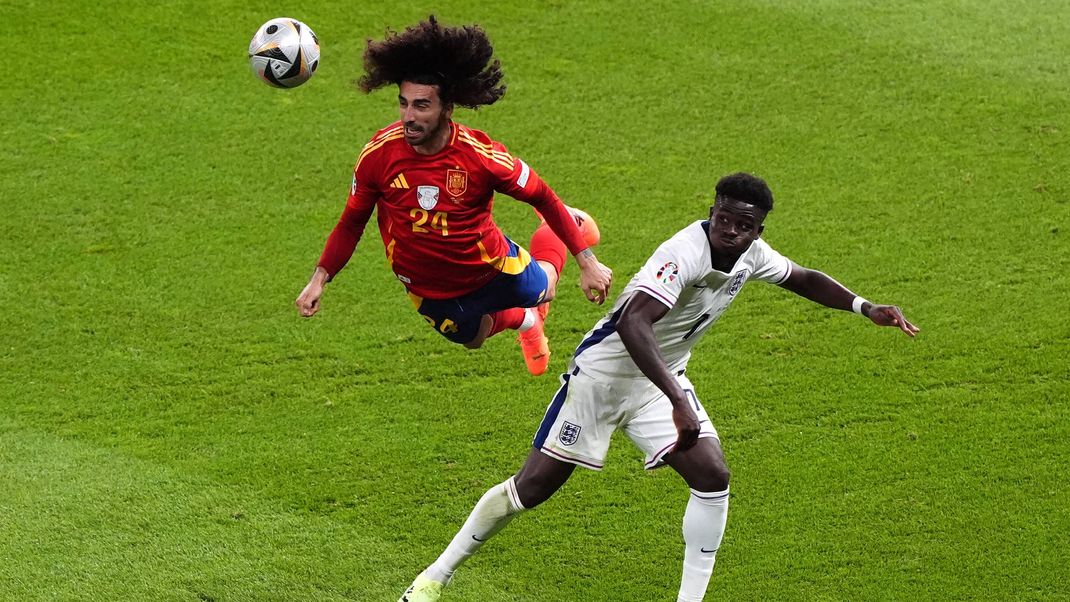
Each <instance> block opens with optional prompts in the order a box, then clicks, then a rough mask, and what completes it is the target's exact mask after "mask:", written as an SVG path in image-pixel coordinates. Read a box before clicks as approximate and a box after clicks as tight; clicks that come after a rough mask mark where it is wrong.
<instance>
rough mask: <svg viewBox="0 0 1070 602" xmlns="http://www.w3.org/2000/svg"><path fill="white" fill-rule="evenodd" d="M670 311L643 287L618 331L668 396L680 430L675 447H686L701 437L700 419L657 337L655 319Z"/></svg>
mask: <svg viewBox="0 0 1070 602" xmlns="http://www.w3.org/2000/svg"><path fill="white" fill-rule="evenodd" d="M668 311H669V308H668V307H667V306H666V305H665V304H664V303H662V302H660V301H658V300H657V299H655V298H654V297H651V296H650V295H648V294H646V293H644V292H642V291H636V292H635V294H634V295H633V296H632V298H631V299H629V300H628V304H627V305H625V306H624V311H623V313H622V314H621V317H620V319H619V320H617V333H618V334H619V335H620V340H621V341H622V342H623V343H624V347H625V349H627V350H628V355H630V356H632V360H633V361H634V362H635V365H636V366H638V367H639V370H641V371H642V372H643V374H645V375H646V377H647V378H649V379H650V382H652V383H654V385H656V386H657V387H658V388H659V389H661V391H662V392H663V393H665V396H666V397H668V398H669V403H671V404H672V421H673V423H675V424H676V432H677V440H676V447H675V448H674V451H683V450H685V449H688V448H689V447H691V446H693V445H695V443H696V442H697V441H698V435H699V421H698V415H697V414H695V410H694V409H692V407H691V404H689V403H688V400H687V395H686V394H685V393H684V390H683V389H682V388H681V387H680V383H678V382H677V381H676V378H675V377H674V376H673V375H672V373H671V372H669V367H668V366H666V365H665V358H663V357H662V355H661V349H659V348H658V342H657V340H656V339H655V338H654V322H657V321H658V320H660V319H661V318H662V317H663V316H664V315H665V314H666V313H668Z"/></svg>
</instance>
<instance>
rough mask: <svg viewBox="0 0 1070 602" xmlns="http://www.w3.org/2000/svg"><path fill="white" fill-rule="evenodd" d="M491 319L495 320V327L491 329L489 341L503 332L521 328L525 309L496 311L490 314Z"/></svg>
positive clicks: (488, 336) (512, 308)
mask: <svg viewBox="0 0 1070 602" xmlns="http://www.w3.org/2000/svg"><path fill="white" fill-rule="evenodd" d="M490 317H491V318H492V319H493V320H494V326H491V327H490V334H488V335H487V338H488V339H489V338H490V337H492V336H494V335H496V334H498V333H499V332H501V331H503V330H516V329H518V328H520V325H521V324H523V323H524V308H523V307H510V308H509V309H503V310H501V311H496V312H494V313H492V314H490Z"/></svg>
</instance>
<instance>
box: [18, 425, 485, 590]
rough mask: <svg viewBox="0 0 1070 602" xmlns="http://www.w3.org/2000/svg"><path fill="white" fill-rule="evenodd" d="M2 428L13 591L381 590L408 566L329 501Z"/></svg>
mask: <svg viewBox="0 0 1070 602" xmlns="http://www.w3.org/2000/svg"><path fill="white" fill-rule="evenodd" d="M0 432H2V436H0V459H2V463H3V466H4V470H3V471H2V472H0V490H3V491H5V492H6V493H5V495H4V496H3V497H2V498H0V516H2V517H3V532H4V537H3V538H0V560H2V561H0V582H2V583H3V584H4V585H3V588H2V591H3V595H4V597H5V599H20V600H161V601H163V600H202V601H203V600H220V601H222V600H280V601H281V600H378V599H387V598H390V597H391V596H394V595H397V590H398V587H399V584H401V583H402V582H405V583H407V581H408V580H409V579H410V578H411V576H410V575H409V574H408V571H407V570H406V569H405V567H403V566H401V565H399V564H398V562H397V561H398V559H399V557H401V556H404V554H402V553H401V552H402V551H401V550H399V549H397V547H395V546H394V545H392V543H391V542H390V541H388V540H386V539H384V537H383V536H384V535H386V534H384V533H378V532H376V531H375V530H373V529H370V528H368V527H369V526H370V525H367V524H364V525H362V524H361V522H360V521H353V520H345V521H338V520H334V519H332V518H331V517H330V516H328V515H329V514H330V512H331V511H332V509H331V508H323V509H321V511H320V512H319V513H317V512H314V511H310V510H308V509H295V508H288V507H286V505H285V504H281V503H280V502H279V500H277V499H272V498H270V497H268V498H264V497H261V496H259V495H258V492H256V491H255V490H253V488H251V487H243V486H234V485H228V484H221V483H218V482H212V481H210V480H207V479H205V478H204V476H203V475H202V474H193V475H187V474H183V473H181V472H179V471H176V470H174V469H173V468H171V467H167V466H162V465H159V464H156V463H154V462H149V461H145V460H141V459H137V458H132V457H130V456H128V455H126V454H124V453H122V452H120V451H117V450H115V449H106V448H102V447H94V446H91V445H87V444H86V443H84V442H81V441H77V440H72V439H69V438H60V437H56V436H54V435H51V434H48V433H44V432H40V431H37V430H34V429H23V428H20V427H18V426H17V425H15V424H13V423H11V422H10V421H5V424H4V427H3V429H2V431H0ZM334 504H335V506H336V508H335V509H336V510H344V509H346V508H351V507H352V503H351V502H348V501H346V500H338V501H336V502H335V503H334ZM317 514H319V515H317ZM483 591H493V589H492V588H484V590H483Z"/></svg>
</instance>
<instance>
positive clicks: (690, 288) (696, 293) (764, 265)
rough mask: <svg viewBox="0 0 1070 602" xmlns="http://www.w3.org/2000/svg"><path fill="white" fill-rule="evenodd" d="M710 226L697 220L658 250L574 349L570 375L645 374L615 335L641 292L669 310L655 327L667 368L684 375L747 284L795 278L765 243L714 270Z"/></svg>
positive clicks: (655, 335) (779, 281)
mask: <svg viewBox="0 0 1070 602" xmlns="http://www.w3.org/2000/svg"><path fill="white" fill-rule="evenodd" d="M708 228H709V222H705V221H697V222H694V223H693V224H691V225H689V226H687V227H686V228H684V229H683V230H680V231H679V232H677V233H676V234H675V235H673V237H672V238H670V239H669V240H667V241H665V242H664V243H662V244H661V246H660V247H658V249H657V250H656V251H654V254H653V255H651V257H650V259H648V260H647V262H646V265H644V266H643V267H642V269H640V270H639V272H638V273H637V274H636V275H635V277H633V278H632V280H631V282H629V283H628V286H626V287H624V290H623V291H622V292H621V294H620V296H619V297H618V298H617V302H616V303H614V305H613V309H612V310H610V312H609V315H607V316H606V317H605V318H602V320H601V321H599V322H598V323H597V324H595V326H594V328H592V329H591V330H590V331H589V332H588V333H587V335H586V336H585V337H584V338H583V342H581V343H580V345H579V346H578V347H577V348H576V354H575V355H574V356H573V358H572V366H570V367H569V371H570V372H571V371H572V370H574V369H575V368H576V367H578V368H579V369H580V370H583V371H585V372H588V373H591V374H595V375H606V376H624V377H638V376H643V373H642V372H641V371H640V370H639V368H638V366H636V365H635V362H634V361H633V360H632V358H631V356H630V355H628V351H627V350H626V349H625V348H624V343H623V342H622V341H621V340H620V335H619V334H618V333H617V320H618V319H619V318H620V316H621V314H622V313H623V311H624V306H625V305H626V304H627V303H628V301H629V300H630V299H631V298H632V297H633V296H634V295H635V294H636V292H637V291H642V292H644V293H646V294H647V295H650V296H651V297H653V298H655V299H657V300H658V301H660V302H662V303H664V304H665V305H666V306H668V308H669V312H668V313H666V314H665V316H663V317H662V318H661V319H660V320H658V321H657V322H655V323H654V338H655V340H656V341H657V345H658V348H659V349H660V350H661V355H662V357H663V358H664V359H665V364H666V365H667V366H668V367H669V370H670V371H671V372H676V373H680V372H682V371H683V370H684V369H685V368H686V367H687V360H688V359H690V358H691V348H692V347H694V346H695V343H696V342H697V341H698V340H699V339H700V338H701V337H702V334H703V333H704V332H706V329H707V328H709V327H710V326H711V325H712V324H713V323H714V322H716V321H717V319H718V318H720V317H721V314H723V313H724V311H725V310H726V309H728V306H729V305H730V304H731V303H732V300H733V299H735V298H736V295H737V294H738V293H739V291H740V289H741V288H743V284H744V283H745V282H746V281H747V280H750V279H752V278H754V279H757V280H762V281H765V282H771V283H773V284H780V283H781V282H784V281H785V280H787V279H788V276H789V275H790V274H791V262H790V261H788V260H787V259H786V258H785V257H784V256H783V255H781V254H780V253H777V252H776V251H775V250H773V248H772V247H770V246H769V245H768V244H766V243H765V241H763V240H761V239H757V240H755V241H754V242H753V243H751V246H750V248H749V249H747V251H746V252H745V253H743V255H742V256H740V258H739V259H738V260H737V261H736V264H735V265H734V266H732V269H731V270H730V271H729V272H727V273H726V272H721V271H720V270H716V269H714V268H713V264H712V256H711V253H710V242H709V238H708V235H707V231H708Z"/></svg>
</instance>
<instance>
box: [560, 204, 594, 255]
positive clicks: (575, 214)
mask: <svg viewBox="0 0 1070 602" xmlns="http://www.w3.org/2000/svg"><path fill="white" fill-rule="evenodd" d="M568 212H569V213H571V214H572V218H573V219H575V220H576V225H577V226H579V227H580V232H582V233H583V241H584V242H586V243H587V246H590V247H593V246H595V245H597V244H598V242H599V241H601V240H602V233H601V232H599V231H598V224H597V223H596V222H595V221H594V218H593V217H591V216H590V215H587V212H586V211H583V210H581V209H576V208H575V207H568Z"/></svg>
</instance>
